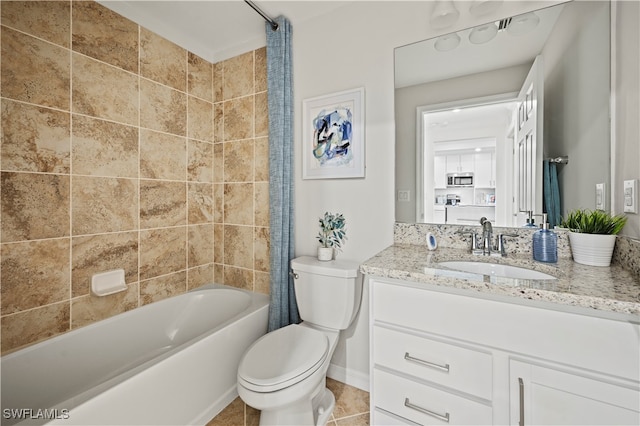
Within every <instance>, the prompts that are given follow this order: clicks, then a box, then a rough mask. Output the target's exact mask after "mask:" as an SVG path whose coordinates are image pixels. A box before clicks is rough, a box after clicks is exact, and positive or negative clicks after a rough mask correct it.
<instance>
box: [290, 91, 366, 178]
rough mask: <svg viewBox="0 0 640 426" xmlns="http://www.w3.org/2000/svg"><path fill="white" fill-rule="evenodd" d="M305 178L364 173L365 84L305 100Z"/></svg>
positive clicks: (303, 123)
mask: <svg viewBox="0 0 640 426" xmlns="http://www.w3.org/2000/svg"><path fill="white" fill-rule="evenodd" d="M302 155H303V159H302V178H303V179H341V178H362V177H364V169H365V161H364V159H365V157H364V87H361V88H358V89H353V90H347V91H344V92H339V93H333V94H331V95H325V96H319V97H316V98H310V99H305V100H304V101H303V103H302Z"/></svg>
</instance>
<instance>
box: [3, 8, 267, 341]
mask: <svg viewBox="0 0 640 426" xmlns="http://www.w3.org/2000/svg"><path fill="white" fill-rule="evenodd" d="M0 9H1V16H2V21H1V23H2V27H1V33H0V37H1V44H2V53H1V54H2V56H1V58H0V60H1V63H2V65H1V70H0V72H1V76H0V77H1V87H0V95H1V104H2V105H1V107H2V120H1V125H2V142H1V145H0V172H1V185H2V186H1V200H0V204H1V217H0V220H1V226H0V243H1V246H0V263H1V269H0V280H1V283H0V287H1V304H0V315H1V336H2V337H1V345H2V352H3V353H6V352H7V351H10V350H13V349H15V348H18V347H21V346H24V345H27V344H30V343H33V342H36V341H40V340H43V339H47V338H50V337H52V336H54V335H57V334H60V333H64V332H66V331H69V330H71V329H74V328H77V327H81V326H83V325H87V324H89V323H92V322H95V321H98V320H100V319H104V318H107V317H109V316H112V315H115V314H117V313H120V312H124V311H127V310H130V309H134V308H136V307H139V306H142V305H145V304H148V303H152V302H155V301H158V300H161V299H164V298H166V297H169V296H173V295H176V294H180V293H184V292H186V291H187V290H189V289H191V288H194V287H197V286H199V285H202V284H205V283H208V282H212V281H215V282H219V283H224V284H229V285H233V286H237V287H242V288H246V289H249V290H253V291H259V292H263V293H267V292H268V286H269V284H268V283H269V273H268V264H269V262H268V259H269V254H268V252H269V246H268V243H269V228H268V226H269V218H268V142H267V132H268V128H267V127H268V124H267V101H266V99H267V97H266V64H265V60H266V57H265V56H266V51H265V49H259V50H256V51H252V52H248V53H246V54H243V55H240V56H238V57H235V58H232V59H229V60H225V61H223V62H220V63H217V64H211V63H209V62H207V61H205V60H203V59H202V58H200V57H198V56H196V55H194V54H192V53H190V52H188V51H186V50H185V49H183V48H181V47H179V46H177V45H175V44H173V43H172V42H170V41H168V40H166V39H163V38H161V37H159V36H158V35H156V34H154V33H152V32H151V31H148V30H147V29H145V28H142V27H140V26H138V25H137V24H135V23H133V22H131V21H129V20H127V19H125V18H123V17H121V16H119V15H117V14H115V13H114V12H112V11H110V10H109V9H106V8H105V7H103V6H101V5H100V4H98V3H95V2H88V1H2V2H1V3H0ZM119 268H122V269H124V270H125V275H126V282H127V284H128V290H127V291H125V292H122V293H118V294H115V295H111V296H106V297H96V296H94V295H92V294H91V292H90V280H91V276H92V274H95V273H97V272H102V271H106V270H110V269H119Z"/></svg>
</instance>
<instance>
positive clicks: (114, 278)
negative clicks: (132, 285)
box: [91, 269, 127, 296]
mask: <svg viewBox="0 0 640 426" xmlns="http://www.w3.org/2000/svg"><path fill="white" fill-rule="evenodd" d="M126 289H127V283H126V282H125V280H124V269H114V270H112V271H105V272H100V273H98V274H94V275H93V276H92V277H91V292H92V293H93V294H94V295H96V296H108V295H110V294H114V293H118V292H121V291H125V290H126Z"/></svg>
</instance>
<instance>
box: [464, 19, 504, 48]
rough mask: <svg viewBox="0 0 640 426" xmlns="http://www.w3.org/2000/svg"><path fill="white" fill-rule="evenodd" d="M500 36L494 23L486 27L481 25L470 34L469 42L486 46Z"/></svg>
mask: <svg viewBox="0 0 640 426" xmlns="http://www.w3.org/2000/svg"><path fill="white" fill-rule="evenodd" d="M496 34H498V27H496V24H494V23H493V22H492V23H490V24H486V25H480V26H479V27H475V28H474V29H472V30H471V33H469V41H470V42H471V43H473V44H484V43H487V42H489V41H491V40H493V38H494V37H495V36H496Z"/></svg>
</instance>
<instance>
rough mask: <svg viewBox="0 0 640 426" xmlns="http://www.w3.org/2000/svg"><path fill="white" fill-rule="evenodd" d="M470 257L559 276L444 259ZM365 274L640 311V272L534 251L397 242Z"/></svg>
mask: <svg viewBox="0 0 640 426" xmlns="http://www.w3.org/2000/svg"><path fill="white" fill-rule="evenodd" d="M451 260H469V261H476V262H488V263H500V264H507V265H512V266H520V267H525V268H528V269H532V270H535V271H539V272H543V273H546V274H549V275H553V276H554V277H556V278H557V279H555V280H552V279H551V280H529V279H510V278H497V277H493V279H492V277H490V276H479V277H480V279H478V278H477V277H478V275H475V277H476V278H474V277H473V276H472V275H470V274H465V273H456V272H454V271H452V270H450V269H448V268H446V267H443V266H439V265H438V264H439V263H440V262H445V261H451ZM360 270H361V272H362V273H363V274H368V275H373V276H378V277H383V278H396V279H401V280H407V281H412V282H414V283H426V284H431V285H436V286H443V287H448V288H456V289H464V290H471V291H477V292H482V293H483V294H488V295H502V296H510V297H516V298H520V299H525V300H530V301H543V302H551V303H553V304H559V305H568V306H574V307H581V308H587V309H595V310H597V311H605V312H614V313H621V314H631V315H638V316H640V277H639V276H637V275H634V274H632V273H631V272H630V271H628V270H626V269H623V268H622V267H619V266H613V265H612V266H610V267H595V266H586V265H581V264H578V263H575V262H574V261H573V260H571V259H570V258H560V259H558V263H542V262H536V261H534V260H533V259H532V258H531V255H522V254H520V255H519V254H513V255H508V256H507V257H504V258H503V257H488V256H474V255H472V254H471V253H469V251H468V250H462V249H458V248H443V247H439V248H438V249H437V250H435V251H429V250H428V249H427V247H426V246H423V245H413V244H398V243H396V244H394V245H392V246H390V247H388V248H386V249H385V250H383V251H382V252H380V253H378V254H377V255H375V256H374V257H372V258H371V259H369V260H367V261H365V262H363V263H362V265H361V266H360Z"/></svg>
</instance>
